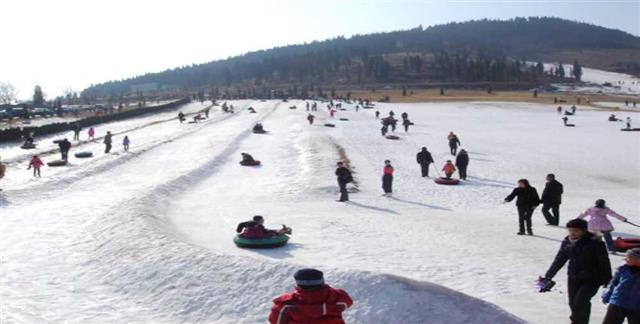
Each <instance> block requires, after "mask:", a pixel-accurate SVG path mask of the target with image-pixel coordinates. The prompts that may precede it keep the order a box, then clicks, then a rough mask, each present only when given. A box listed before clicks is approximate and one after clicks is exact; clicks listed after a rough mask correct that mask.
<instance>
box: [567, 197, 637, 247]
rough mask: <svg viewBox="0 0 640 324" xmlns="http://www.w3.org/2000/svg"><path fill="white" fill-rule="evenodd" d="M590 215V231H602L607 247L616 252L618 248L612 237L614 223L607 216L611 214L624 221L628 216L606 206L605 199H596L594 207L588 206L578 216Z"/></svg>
mask: <svg viewBox="0 0 640 324" xmlns="http://www.w3.org/2000/svg"><path fill="white" fill-rule="evenodd" d="M587 216H589V231H591V232H600V233H602V236H603V237H604V241H605V243H606V244H607V249H608V250H609V251H610V252H611V253H613V254H615V253H616V252H615V251H616V249H615V247H614V246H613V238H611V232H612V231H613V225H612V224H611V222H610V221H609V219H608V218H607V216H611V217H613V218H616V219H618V220H619V221H622V222H627V218H625V217H624V216H620V215H618V214H617V213H616V212H614V211H613V210H611V209H609V207H607V206H606V202H605V201H604V199H598V200H596V204H595V206H594V207H591V208H587V209H586V210H585V211H583V212H582V213H580V215H578V218H580V219H583V218H585V217H587Z"/></svg>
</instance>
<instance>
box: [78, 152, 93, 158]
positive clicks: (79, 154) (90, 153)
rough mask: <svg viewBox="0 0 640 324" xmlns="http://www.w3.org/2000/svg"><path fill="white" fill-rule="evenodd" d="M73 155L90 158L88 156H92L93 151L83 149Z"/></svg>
mask: <svg viewBox="0 0 640 324" xmlns="http://www.w3.org/2000/svg"><path fill="white" fill-rule="evenodd" d="M74 155H75V157H77V158H90V157H92V156H93V153H92V152H89V151H84V152H78V153H76V154H74Z"/></svg>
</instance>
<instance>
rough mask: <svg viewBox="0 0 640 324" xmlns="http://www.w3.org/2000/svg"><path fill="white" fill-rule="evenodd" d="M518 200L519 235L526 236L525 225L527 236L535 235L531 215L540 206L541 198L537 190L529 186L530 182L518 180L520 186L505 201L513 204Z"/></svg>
mask: <svg viewBox="0 0 640 324" xmlns="http://www.w3.org/2000/svg"><path fill="white" fill-rule="evenodd" d="M516 197H517V198H518V199H517V200H516V206H517V207H518V225H519V230H518V233H517V234H518V235H524V230H525V225H526V229H527V234H529V235H533V229H532V228H531V215H533V211H534V210H535V209H536V207H538V205H539V204H540V197H539V196H538V191H537V190H536V188H534V187H532V186H531V185H530V184H529V180H527V179H520V180H518V186H517V187H516V188H515V189H513V191H512V192H511V194H510V195H508V196H507V197H506V198H505V199H504V201H505V202H511V201H512V200H513V199H514V198H516Z"/></svg>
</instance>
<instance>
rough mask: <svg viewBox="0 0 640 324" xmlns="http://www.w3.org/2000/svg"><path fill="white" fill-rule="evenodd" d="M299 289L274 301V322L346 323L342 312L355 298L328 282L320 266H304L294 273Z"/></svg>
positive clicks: (272, 309) (273, 323) (272, 308)
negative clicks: (319, 268) (306, 267)
mask: <svg viewBox="0 0 640 324" xmlns="http://www.w3.org/2000/svg"><path fill="white" fill-rule="evenodd" d="M293 278H294V279H295V281H296V287H295V291H294V292H291V293H285V294H282V295H280V296H278V297H277V298H275V299H274V300H273V307H271V314H269V323H270V324H344V323H345V322H344V320H343V319H342V313H343V312H344V311H346V310H347V309H348V308H349V307H351V305H353V300H352V299H351V297H350V296H349V294H347V292H345V291H344V290H342V289H338V288H332V287H331V286H329V285H327V284H325V282H324V274H323V273H322V271H320V270H316V269H300V270H298V271H296V273H295V274H294V275H293Z"/></svg>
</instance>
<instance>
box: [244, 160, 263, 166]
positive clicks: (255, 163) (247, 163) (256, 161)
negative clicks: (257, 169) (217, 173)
mask: <svg viewBox="0 0 640 324" xmlns="http://www.w3.org/2000/svg"><path fill="white" fill-rule="evenodd" d="M240 165H244V166H256V165H260V161H258V160H255V161H253V162H249V161H240Z"/></svg>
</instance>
